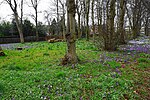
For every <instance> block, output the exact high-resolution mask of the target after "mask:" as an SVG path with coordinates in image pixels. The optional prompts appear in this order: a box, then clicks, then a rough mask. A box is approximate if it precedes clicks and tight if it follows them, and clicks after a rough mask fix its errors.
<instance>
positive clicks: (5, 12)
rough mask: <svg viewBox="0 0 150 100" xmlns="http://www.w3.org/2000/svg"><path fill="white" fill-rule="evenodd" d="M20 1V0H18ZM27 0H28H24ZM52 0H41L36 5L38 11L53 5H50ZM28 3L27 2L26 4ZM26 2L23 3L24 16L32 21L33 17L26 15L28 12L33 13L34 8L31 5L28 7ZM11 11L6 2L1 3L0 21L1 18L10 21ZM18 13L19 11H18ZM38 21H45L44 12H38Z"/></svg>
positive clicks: (28, 0)
mask: <svg viewBox="0 0 150 100" xmlns="http://www.w3.org/2000/svg"><path fill="white" fill-rule="evenodd" d="M1 1H2V0H0V2H1ZM18 1H20V0H18ZM26 1H27V2H30V0H26ZM52 2H53V0H41V1H40V3H39V5H38V11H44V10H48V9H49V8H50V7H53V6H52V5H53V4H52ZM28 5H29V4H28ZM28 5H27V4H24V18H28V19H29V20H31V22H34V21H33V19H32V18H31V17H30V16H28V14H31V13H33V14H34V9H33V8H32V7H29V6H28ZM18 12H19V10H18ZM12 14H13V12H12V11H11V9H10V7H9V5H8V4H6V3H5V4H2V5H0V17H1V19H0V21H2V20H8V21H11V18H12V17H13V16H12ZM19 14H20V13H19ZM38 21H42V22H43V23H44V22H45V20H44V13H38Z"/></svg>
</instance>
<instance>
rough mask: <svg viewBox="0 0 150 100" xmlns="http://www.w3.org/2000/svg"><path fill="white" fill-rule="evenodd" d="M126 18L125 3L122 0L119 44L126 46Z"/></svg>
mask: <svg viewBox="0 0 150 100" xmlns="http://www.w3.org/2000/svg"><path fill="white" fill-rule="evenodd" d="M124 16H125V1H124V0H120V18H119V39H120V40H119V43H120V44H125V43H126V42H125V31H124Z"/></svg>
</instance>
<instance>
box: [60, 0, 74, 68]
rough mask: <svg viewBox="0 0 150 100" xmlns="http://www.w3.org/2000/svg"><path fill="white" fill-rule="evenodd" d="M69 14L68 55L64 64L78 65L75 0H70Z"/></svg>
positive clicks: (68, 5)
mask: <svg viewBox="0 0 150 100" xmlns="http://www.w3.org/2000/svg"><path fill="white" fill-rule="evenodd" d="M67 7H68V14H69V25H70V27H69V29H70V31H69V33H68V34H66V41H67V48H68V50H67V54H66V55H65V57H64V59H63V61H62V64H63V65H66V64H76V63H77V54H76V33H75V9H76V8H75V0H68V4H67Z"/></svg>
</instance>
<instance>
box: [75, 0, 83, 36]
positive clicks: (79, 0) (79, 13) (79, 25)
mask: <svg viewBox="0 0 150 100" xmlns="http://www.w3.org/2000/svg"><path fill="white" fill-rule="evenodd" d="M76 6H77V8H76V9H77V15H78V36H77V37H78V38H80V37H81V13H82V11H83V10H82V9H83V5H82V1H81V0H76Z"/></svg>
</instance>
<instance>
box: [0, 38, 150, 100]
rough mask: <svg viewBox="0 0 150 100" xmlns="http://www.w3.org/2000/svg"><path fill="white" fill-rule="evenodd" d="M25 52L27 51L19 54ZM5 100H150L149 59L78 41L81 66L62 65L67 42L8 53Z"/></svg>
mask: <svg viewBox="0 0 150 100" xmlns="http://www.w3.org/2000/svg"><path fill="white" fill-rule="evenodd" d="M16 47H23V48H24V49H23V50H16V49H15V48H16ZM3 49H4V52H5V54H6V56H4V57H0V100H72V99H73V100H125V99H126V100H129V99H130V100H138V99H139V100H141V99H143V100H148V99H149V97H150V93H149V91H150V55H149V54H146V53H139V52H136V51H129V50H128V51H116V52H106V51H98V50H97V49H96V48H95V46H94V45H93V44H92V42H87V41H85V40H79V41H78V42H77V54H78V57H79V59H80V61H79V63H78V64H76V65H68V66H61V65H60V62H61V59H62V58H63V56H64V55H65V52H66V44H65V42H57V43H47V42H35V43H25V44H16V45H14V46H13V47H11V48H9V49H6V48H3Z"/></svg>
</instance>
